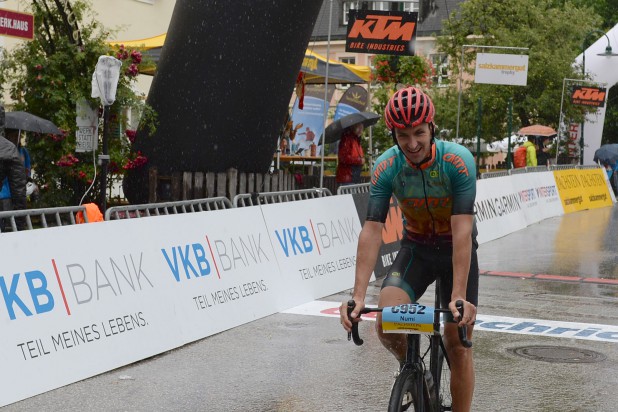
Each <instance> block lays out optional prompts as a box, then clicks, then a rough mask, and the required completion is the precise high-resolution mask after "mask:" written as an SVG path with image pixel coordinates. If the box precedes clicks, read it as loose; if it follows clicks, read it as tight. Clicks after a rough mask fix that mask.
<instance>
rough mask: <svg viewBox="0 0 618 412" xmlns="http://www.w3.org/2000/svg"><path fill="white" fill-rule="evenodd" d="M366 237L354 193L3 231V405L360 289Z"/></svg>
mask: <svg viewBox="0 0 618 412" xmlns="http://www.w3.org/2000/svg"><path fill="white" fill-rule="evenodd" d="M359 232H360V222H359V219H358V214H357V212H356V208H355V206H354V201H353V199H352V196H350V195H348V196H337V197H334V196H333V197H326V198H321V199H314V200H307V201H302V202H294V203H293V204H290V203H284V204H277V205H267V206H263V207H251V208H239V209H232V210H219V211H211V212H206V213H189V214H180V215H171V216H158V217H156V218H148V219H132V220H119V221H111V222H102V223H93V224H87V225H76V226H64V227H57V228H48V229H44V230H35V231H24V232H17V233H3V234H2V236H0V248H2V250H3V256H4V258H3V259H2V262H1V263H0V328H1V330H2V339H0V362H2V371H3V372H2V373H1V374H0V386H1V387H2V388H3V390H2V391H0V406H4V405H7V404H9V403H12V402H16V401H18V400H21V399H24V398H27V397H29V396H34V395H36V394H39V393H42V392H45V391H48V390H51V389H54V388H57V387H60V386H63V385H66V384H69V383H72V382H76V381H78V380H81V379H85V378H88V377H90V376H93V375H96V374H99V373H102V372H105V371H109V370H111V369H114V368H117V367H120V366H123V365H126V364H129V363H132V362H135V361H138V360H141V359H144V358H147V357H149V356H153V355H156V354H158V353H162V352H165V351H167V350H170V349H173V348H175V347H178V346H181V345H183V344H186V343H188V342H192V341H195V340H197V339H201V338H204V337H206V336H210V335H212V334H215V333H218V332H221V331H223V330H226V329H229V328H232V327H234V326H237V325H240V324H244V323H247V322H250V321H253V320H255V319H258V318H261V317H264V316H267V315H270V314H273V313H276V312H279V311H281V310H284V309H288V308H290V307H293V306H297V305H299V304H302V303H305V302H308V301H311V300H314V299H317V298H320V297H323V296H327V295H330V294H333V293H337V292H340V291H342V290H344V289H347V288H350V287H352V286H353V282H354V269H355V266H356V245H357V241H358V234H359ZM33 251H36V253H33Z"/></svg>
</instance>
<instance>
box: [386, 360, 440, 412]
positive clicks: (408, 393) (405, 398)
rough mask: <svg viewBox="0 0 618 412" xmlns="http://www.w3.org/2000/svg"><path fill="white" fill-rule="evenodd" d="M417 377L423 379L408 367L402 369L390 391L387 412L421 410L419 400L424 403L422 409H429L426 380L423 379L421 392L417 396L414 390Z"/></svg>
mask: <svg viewBox="0 0 618 412" xmlns="http://www.w3.org/2000/svg"><path fill="white" fill-rule="evenodd" d="M418 379H423V377H422V376H419V375H418V373H417V372H415V371H413V370H410V369H404V370H402V371H401V372H400V373H399V376H397V379H395V383H394V384H393V390H392V391H391V399H390V401H389V403H388V412H401V411H408V412H411V411H419V410H421V409H420V404H421V402H423V404H424V405H425V408H424V409H423V410H425V411H431V409H429V401H428V395H429V394H428V390H427V382H425V379H423V394H420V396H419V394H418V393H417V390H416V385H417V380H418Z"/></svg>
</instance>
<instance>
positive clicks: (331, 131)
mask: <svg viewBox="0 0 618 412" xmlns="http://www.w3.org/2000/svg"><path fill="white" fill-rule="evenodd" d="M379 119H380V115H379V114H375V113H371V112H358V113H352V114H349V115H347V116H343V117H342V118H341V119H339V120H335V121H334V122H332V123H331V124H329V125H328V127H327V128H326V134H325V137H324V143H325V144H328V143H333V142H336V141H337V140H339V139H340V138H341V133H342V132H343V130H344V129H345V128H347V127H350V126H354V125H355V124H359V123H362V124H363V126H365V127H369V126H372V125H374V124H376V123H377V122H378V120H379Z"/></svg>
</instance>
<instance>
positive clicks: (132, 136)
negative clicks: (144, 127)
mask: <svg viewBox="0 0 618 412" xmlns="http://www.w3.org/2000/svg"><path fill="white" fill-rule="evenodd" d="M124 134H126V135H127V138H128V139H129V141H130V142H131V143H133V142H135V136H136V135H137V131H136V130H129V129H127V130H125V131H124Z"/></svg>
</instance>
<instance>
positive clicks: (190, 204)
mask: <svg viewBox="0 0 618 412" xmlns="http://www.w3.org/2000/svg"><path fill="white" fill-rule="evenodd" d="M597 168H600V166H598V165H550V166H549V167H545V166H538V167H525V168H518V169H511V170H501V171H496V172H487V173H483V174H481V179H488V178H492V177H500V176H508V175H511V174H518V173H532V172H541V171H547V170H568V169H597ZM613 178H614V180H615V181H616V180H618V174H616V175H615V176H613ZM369 188H370V184H369V183H360V184H355V185H346V186H340V187H339V188H338V189H337V195H342V194H358V193H367V192H369ZM324 196H332V192H331V191H330V190H329V189H327V188H312V189H301V190H287V191H278V192H263V193H245V194H239V195H236V196H234V198H233V200H232V201H230V200H229V198H227V197H224V196H220V197H212V198H205V199H193V200H181V201H176V202H164V203H149V204H143V205H127V206H114V207H111V208H109V209H108V210H107V211H106V213H105V220H116V219H135V218H142V217H150V216H163V215H171V214H181V213H195V212H206V211H211V210H222V209H231V208H236V207H246V206H256V205H265V204H272V203H283V202H292V201H297V200H307V199H315V198H320V197H324ZM79 212H82V216H83V219H84V221H85V222H88V214H87V212H86V207H85V206H67V207H55V208H45V209H26V210H12V211H4V212H0V221H3V222H4V223H8V225H6V224H2V225H0V231H3V229H5V226H9V228H10V229H11V230H12V231H13V232H15V231H17V230H18V228H19V230H25V229H28V230H32V229H37V228H47V227H55V226H66V225H75V224H77V221H76V214H77V213H79ZM18 223H19V225H18ZM22 226H23V229H22ZM4 231H7V230H4Z"/></svg>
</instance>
